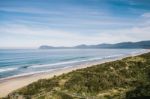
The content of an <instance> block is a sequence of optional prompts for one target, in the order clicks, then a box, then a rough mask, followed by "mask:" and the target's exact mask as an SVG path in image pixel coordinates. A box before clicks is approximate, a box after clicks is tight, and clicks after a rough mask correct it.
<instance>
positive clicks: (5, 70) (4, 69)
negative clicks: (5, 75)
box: [0, 68, 17, 72]
mask: <svg viewBox="0 0 150 99" xmlns="http://www.w3.org/2000/svg"><path fill="white" fill-rule="evenodd" d="M16 69H17V68H3V69H0V72H7V71H13V70H16Z"/></svg>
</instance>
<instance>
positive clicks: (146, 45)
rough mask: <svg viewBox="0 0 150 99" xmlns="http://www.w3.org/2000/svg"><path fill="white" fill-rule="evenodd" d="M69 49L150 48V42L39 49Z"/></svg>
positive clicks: (41, 47) (43, 46)
mask: <svg viewBox="0 0 150 99" xmlns="http://www.w3.org/2000/svg"><path fill="white" fill-rule="evenodd" d="M69 48H81V49H88V48H145V49H148V48H150V40H149V41H140V42H121V43H116V44H98V45H85V44H82V45H77V46H74V47H53V46H47V45H42V46H40V47H39V49H69Z"/></svg>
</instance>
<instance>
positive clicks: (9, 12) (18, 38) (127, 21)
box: [0, 0, 150, 48]
mask: <svg viewBox="0 0 150 99" xmlns="http://www.w3.org/2000/svg"><path fill="white" fill-rule="evenodd" d="M149 31H150V1H149V0H45V2H44V1H43V0H21V1H20V0H1V1H0V37H1V39H0V48H38V47H39V46H40V45H50V46H69V47H70V46H76V45H80V44H87V45H96V44H101V43H120V42H128V41H131V42H136V41H143V40H150V33H149Z"/></svg>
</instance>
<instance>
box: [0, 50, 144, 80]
mask: <svg viewBox="0 0 150 99" xmlns="http://www.w3.org/2000/svg"><path fill="white" fill-rule="evenodd" d="M142 51H144V49H51V50H39V49H0V79H2V78H6V77H12V76H18V75H25V74H34V73H40V72H46V71H49V72H51V71H53V70H56V69H61V68H67V67H69V66H75V65H73V64H81V63H83V62H87V61H88V62H89V61H95V60H102V59H107V58H115V57H120V56H123V55H128V54H133V53H139V52H142Z"/></svg>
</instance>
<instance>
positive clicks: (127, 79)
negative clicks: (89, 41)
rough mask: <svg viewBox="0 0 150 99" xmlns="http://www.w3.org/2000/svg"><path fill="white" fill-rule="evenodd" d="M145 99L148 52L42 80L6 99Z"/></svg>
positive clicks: (148, 91) (148, 78) (148, 88)
mask: <svg viewBox="0 0 150 99" xmlns="http://www.w3.org/2000/svg"><path fill="white" fill-rule="evenodd" d="M148 96H150V53H146V54H143V55H139V56H136V57H128V58H124V59H122V60H117V61H113V62H108V63H104V64H100V65H95V66H92V67H88V68H85V69H78V70H75V71H72V72H70V73H67V74H63V75H60V76H54V77H53V78H51V79H42V80H39V81H37V82H35V83H32V84H30V85H28V86H26V87H24V88H21V89H19V90H17V91H15V92H13V93H10V94H9V96H8V97H7V98H6V99H19V98H17V97H21V98H22V97H24V98H25V99H131V98H133V97H136V98H138V99H146V97H147V98H148ZM149 99H150V98H149Z"/></svg>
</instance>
